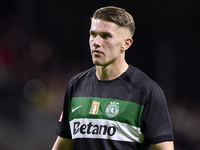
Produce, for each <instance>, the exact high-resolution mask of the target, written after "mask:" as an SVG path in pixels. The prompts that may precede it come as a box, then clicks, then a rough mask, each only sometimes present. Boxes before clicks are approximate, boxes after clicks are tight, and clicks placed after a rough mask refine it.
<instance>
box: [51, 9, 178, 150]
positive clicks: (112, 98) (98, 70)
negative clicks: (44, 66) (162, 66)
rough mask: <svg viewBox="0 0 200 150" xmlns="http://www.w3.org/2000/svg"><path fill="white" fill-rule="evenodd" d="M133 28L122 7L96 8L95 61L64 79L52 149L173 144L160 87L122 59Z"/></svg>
mask: <svg viewBox="0 0 200 150" xmlns="http://www.w3.org/2000/svg"><path fill="white" fill-rule="evenodd" d="M134 32H135V22H134V19H133V17H132V16H131V15H130V14H129V13H128V12H127V11H126V10H124V9H122V8H119V7H114V6H108V7H103V8H100V9H98V10H96V11H95V13H94V15H93V17H92V19H91V28H90V38H89V43H90V49H91V55H92V61H93V63H94V67H92V68H90V69H89V70H86V71H84V72H82V73H79V74H78V75H76V76H74V77H73V78H72V79H71V81H70V83H69V85H68V88H67V91H66V96H65V101H64V106H63V111H62V114H61V117H60V120H59V124H58V126H57V128H56V133H57V135H58V137H57V140H56V142H55V144H54V146H53V150H72V149H73V150H148V149H149V147H151V148H152V149H153V150H174V144H173V140H174V138H173V132H172V127H171V121H170V116H169V113H168V108H167V104H166V99H165V96H164V94H163V92H162V90H161V88H160V87H159V86H158V84H157V83H156V82H154V81H153V80H151V79H150V78H149V77H148V76H147V75H146V74H144V73H143V72H142V71H141V70H139V69H138V68H136V67H133V66H132V65H131V64H128V63H127V62H126V60H125V52H126V50H127V49H129V47H130V46H131V45H132V43H133V39H132V37H133V35H134Z"/></svg>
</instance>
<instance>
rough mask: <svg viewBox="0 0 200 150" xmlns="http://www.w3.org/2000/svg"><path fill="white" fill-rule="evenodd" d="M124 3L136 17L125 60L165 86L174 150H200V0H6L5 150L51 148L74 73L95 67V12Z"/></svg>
mask: <svg viewBox="0 0 200 150" xmlns="http://www.w3.org/2000/svg"><path fill="white" fill-rule="evenodd" d="M107 5H114V6H119V7H122V8H125V9H126V10H127V11H128V12H130V13H131V14H132V15H133V17H134V19H135V22H136V33H135V35H134V38H133V39H134V43H133V45H132V46H131V48H130V49H129V50H128V51H127V54H126V59H127V62H128V63H130V64H132V65H133V66H136V67H138V68H140V69H141V70H142V71H144V72H145V73H146V74H148V75H149V76H150V77H151V78H152V79H153V80H155V81H156V82H158V83H159V85H160V86H161V87H162V89H163V91H164V92H165V95H166V97H167V101H168V107H169V110H170V114H171V118H172V124H173V129H174V134H175V149H176V150H199V149H200V144H199V140H200V129H199V127H200V118H199V114H200V106H199V105H200V96H199V90H200V88H199V85H200V79H199V75H200V73H199V68H200V61H199V54H200V52H199V48H200V35H199V34H200V27H199V26H200V23H199V19H200V9H199V8H200V7H199V6H200V5H199V1H198V0H162V1H160V0H151V1H149V0H143V1H139V0H137V1H136V0H131V1H130V0H129V1H128V0H123V1H121V0H118V1H116V0H109V1H103V0H84V1H81V0H76V1H67V0H59V1H52V0H40V1H39V0H0V149H1V150H36V149H37V150H45V149H51V147H52V145H53V144H54V141H55V139H56V137H57V136H56V135H55V133H54V131H55V127H56V125H57V122H58V119H59V117H60V113H61V110H62V104H63V99H64V94H65V90H66V87H67V85H68V82H69V80H70V79H71V77H72V76H74V75H75V74H77V73H79V72H80V71H83V70H85V69H88V68H90V67H92V66H93V64H92V61H91V57H90V49H89V42H88V38H89V29H90V17H92V15H93V12H94V11H95V10H96V9H97V8H99V7H102V6H107Z"/></svg>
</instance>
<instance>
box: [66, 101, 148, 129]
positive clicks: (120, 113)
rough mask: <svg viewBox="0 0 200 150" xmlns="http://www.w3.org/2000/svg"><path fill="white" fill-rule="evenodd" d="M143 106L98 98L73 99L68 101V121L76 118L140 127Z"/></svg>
mask: <svg viewBox="0 0 200 150" xmlns="http://www.w3.org/2000/svg"><path fill="white" fill-rule="evenodd" d="M143 107H144V106H143V105H139V104H137V103H134V102H130V101H123V100H118V99H110V98H99V97H73V98H72V99H71V100H70V106H69V120H70V121H71V120H73V119H78V118H91V119H109V120H113V121H118V122H122V123H126V124H129V125H131V126H135V127H140V119H141V114H142V111H143Z"/></svg>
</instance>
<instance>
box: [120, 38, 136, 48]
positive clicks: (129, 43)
mask: <svg viewBox="0 0 200 150" xmlns="http://www.w3.org/2000/svg"><path fill="white" fill-rule="evenodd" d="M132 43H133V39H132V38H126V39H125V41H124V43H123V45H122V50H123V51H125V50H127V49H128V48H129V47H130V46H131V45H132Z"/></svg>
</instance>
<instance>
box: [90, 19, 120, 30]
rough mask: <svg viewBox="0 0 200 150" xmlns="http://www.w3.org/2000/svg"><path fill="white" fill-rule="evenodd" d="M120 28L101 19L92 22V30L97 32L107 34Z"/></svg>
mask: <svg viewBox="0 0 200 150" xmlns="http://www.w3.org/2000/svg"><path fill="white" fill-rule="evenodd" d="M118 28H119V26H118V25H116V24H115V23H113V22H109V21H104V20H101V19H92V22H91V30H92V31H97V32H105V31H107V32H108V31H110V32H112V31H115V30H117V29H118Z"/></svg>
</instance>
